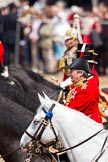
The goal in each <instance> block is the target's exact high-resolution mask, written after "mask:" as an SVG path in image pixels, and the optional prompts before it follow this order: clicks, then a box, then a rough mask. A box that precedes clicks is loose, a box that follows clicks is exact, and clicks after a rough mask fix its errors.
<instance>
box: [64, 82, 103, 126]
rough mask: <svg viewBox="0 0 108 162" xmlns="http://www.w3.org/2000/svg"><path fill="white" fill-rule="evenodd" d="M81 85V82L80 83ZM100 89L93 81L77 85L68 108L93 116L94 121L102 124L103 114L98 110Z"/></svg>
mask: <svg viewBox="0 0 108 162" xmlns="http://www.w3.org/2000/svg"><path fill="white" fill-rule="evenodd" d="M79 83H81V82H79ZM98 102H99V89H98V87H97V85H96V84H93V82H92V80H91V81H90V80H89V81H87V82H86V83H83V82H82V84H79V85H77V86H76V87H75V88H74V89H73V92H72V95H71V98H70V101H69V103H68V105H67V106H68V107H70V108H72V109H75V110H77V111H80V112H82V113H84V114H85V115H87V116H91V117H92V119H94V120H95V121H97V122H99V123H101V122H102V119H101V114H100V111H99V108H98Z"/></svg>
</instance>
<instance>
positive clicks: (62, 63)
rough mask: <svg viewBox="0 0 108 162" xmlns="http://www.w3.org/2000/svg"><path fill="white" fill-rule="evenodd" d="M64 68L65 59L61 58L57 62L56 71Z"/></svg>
mask: <svg viewBox="0 0 108 162" xmlns="http://www.w3.org/2000/svg"><path fill="white" fill-rule="evenodd" d="M65 66H66V58H65V57H64V56H63V57H62V58H61V60H60V61H59V65H58V69H59V70H61V69H62V68H63V67H65Z"/></svg>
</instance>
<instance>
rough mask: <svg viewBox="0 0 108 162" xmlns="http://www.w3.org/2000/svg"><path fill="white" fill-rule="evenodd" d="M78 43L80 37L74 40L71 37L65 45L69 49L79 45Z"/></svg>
mask: <svg viewBox="0 0 108 162" xmlns="http://www.w3.org/2000/svg"><path fill="white" fill-rule="evenodd" d="M78 43H79V42H78V39H75V40H73V39H72V38H71V39H67V40H65V45H66V48H67V49H69V48H72V47H77V45H78Z"/></svg>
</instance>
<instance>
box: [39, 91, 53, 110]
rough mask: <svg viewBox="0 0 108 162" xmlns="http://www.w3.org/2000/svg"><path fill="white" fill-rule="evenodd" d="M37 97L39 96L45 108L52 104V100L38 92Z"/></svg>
mask: <svg viewBox="0 0 108 162" xmlns="http://www.w3.org/2000/svg"><path fill="white" fill-rule="evenodd" d="M38 97H39V100H40V103H41V105H42V106H45V107H46V108H48V109H49V108H50V107H51V105H52V104H53V102H52V100H51V99H49V100H47V99H46V98H43V97H42V96H41V95H40V94H39V93H38Z"/></svg>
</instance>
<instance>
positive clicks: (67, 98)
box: [65, 89, 74, 106]
mask: <svg viewBox="0 0 108 162" xmlns="http://www.w3.org/2000/svg"><path fill="white" fill-rule="evenodd" d="M73 92H74V89H71V90H70V91H69V93H68V94H67V97H66V99H65V102H66V105H67V106H68V105H69V102H70V100H71V98H72V94H73Z"/></svg>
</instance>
